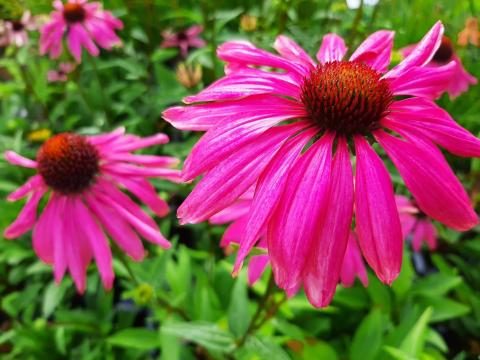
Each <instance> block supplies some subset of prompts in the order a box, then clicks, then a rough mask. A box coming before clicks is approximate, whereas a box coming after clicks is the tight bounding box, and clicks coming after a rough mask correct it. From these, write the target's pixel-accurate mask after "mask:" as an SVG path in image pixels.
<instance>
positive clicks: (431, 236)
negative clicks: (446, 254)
mask: <svg viewBox="0 0 480 360" xmlns="http://www.w3.org/2000/svg"><path fill="white" fill-rule="evenodd" d="M423 221H424V241H425V242H426V243H427V245H428V248H429V249H430V251H435V250H436V249H437V245H438V244H437V230H436V229H435V226H433V224H432V222H431V221H429V220H423Z"/></svg>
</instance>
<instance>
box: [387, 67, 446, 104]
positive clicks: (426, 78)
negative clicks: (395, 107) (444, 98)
mask: <svg viewBox="0 0 480 360" xmlns="http://www.w3.org/2000/svg"><path fill="white" fill-rule="evenodd" d="M454 70H455V63H454V62H453V61H452V62H450V63H448V64H447V65H443V66H438V67H411V68H409V69H408V70H406V71H404V72H403V73H402V76H399V77H397V78H394V79H391V80H390V82H389V83H390V88H391V89H392V92H393V94H394V95H411V96H419V97H426V98H430V99H436V98H438V97H439V96H440V95H441V94H442V93H443V92H445V89H446V88H447V87H448V84H449V83H450V81H451V79H452V75H453V74H454V72H453V71H454Z"/></svg>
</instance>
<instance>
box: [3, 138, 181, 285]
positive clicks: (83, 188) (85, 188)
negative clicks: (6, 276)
mask: <svg viewBox="0 0 480 360" xmlns="http://www.w3.org/2000/svg"><path fill="white" fill-rule="evenodd" d="M166 142H168V137H167V136H166V135H163V134H158V135H154V136H151V137H147V138H140V137H138V136H134V135H126V134H124V130H123V129H118V130H116V131H113V132H111V133H108V134H104V135H96V136H81V135H76V134H71V133H63V134H59V135H56V136H54V137H52V138H50V139H49V140H47V141H46V142H45V143H44V144H43V146H42V147H41V148H40V150H39V151H38V154H37V159H36V160H35V161H34V160H30V159H27V158H24V157H22V156H20V155H18V154H16V153H14V152H11V151H7V152H6V154H5V157H6V159H7V161H9V162H10V163H11V164H14V165H19V166H23V167H26V168H32V169H35V171H36V172H37V174H36V175H34V176H32V177H31V178H30V179H29V180H28V181H27V182H26V183H25V184H24V185H23V186H21V187H20V188H19V189H17V190H16V191H14V192H13V193H12V194H10V195H9V196H8V200H10V201H15V200H19V199H21V198H23V197H26V196H28V200H27V203H26V205H25V206H24V208H23V210H22V211H21V212H20V214H19V216H18V218H17V219H16V220H15V222H14V223H12V224H11V225H10V226H9V227H8V228H7V229H6V230H5V233H4V236H5V237H6V238H9V239H11V238H16V237H19V236H21V235H22V234H24V233H26V232H27V231H29V230H30V229H32V228H33V236H32V239H33V248H34V250H35V252H36V254H37V255H38V257H39V258H40V259H41V260H42V261H44V262H45V263H47V264H52V265H53V268H54V273H55V280H56V281H57V282H60V281H61V279H62V278H63V276H64V274H65V272H66V271H69V272H70V274H71V275H72V277H73V280H74V282H75V285H76V287H77V289H78V291H79V292H80V293H83V292H84V290H85V286H86V274H85V273H86V269H87V266H88V264H89V263H90V261H91V259H92V257H93V258H94V259H95V261H96V263H97V267H98V270H99V272H100V277H101V279H102V282H103V285H104V287H105V288H106V289H110V288H111V287H112V283H113V278H114V274H113V270H112V255H111V251H110V247H109V245H108V240H107V238H106V236H105V233H107V234H109V235H110V237H111V238H112V240H113V241H114V242H115V243H116V244H117V245H118V247H119V248H120V249H121V250H123V251H124V252H126V253H127V254H128V255H129V256H130V257H131V258H132V259H134V260H137V261H138V260H141V259H142V258H143V257H144V255H145V251H144V248H143V245H142V242H141V241H140V238H139V235H140V236H141V237H143V238H144V239H145V240H147V241H149V242H152V243H154V244H157V245H160V246H162V247H164V248H168V247H170V243H169V242H168V241H167V240H166V239H165V238H164V237H163V236H162V234H161V233H160V231H159V228H158V226H157V224H156V223H155V222H154V221H153V219H152V218H151V217H150V216H149V215H148V214H147V213H145V212H144V211H143V210H142V208H141V207H140V206H139V205H137V203H135V202H134V201H132V199H130V197H129V196H127V195H126V194H124V193H123V191H121V190H120V187H121V188H125V189H126V190H128V191H130V192H131V193H132V194H133V195H135V196H136V197H137V198H138V199H139V200H140V201H141V202H143V203H144V204H146V205H147V206H148V207H149V208H150V209H151V210H152V212H154V213H155V214H156V215H158V216H165V215H166V213H167V212H168V206H167V204H166V203H165V201H163V200H162V199H160V198H159V197H158V196H157V193H156V191H155V189H154V188H153V186H152V185H151V184H150V183H149V182H148V180H147V178H150V177H159V178H164V179H168V180H171V181H178V180H179V171H178V170H174V169H171V168H170V167H171V166H172V165H175V164H176V163H177V162H178V161H177V159H175V158H171V157H166V156H154V155H137V154H133V153H132V152H133V151H135V150H138V149H143V148H145V147H148V146H153V145H156V144H164V143H166ZM44 196H48V202H47V205H46V206H45V208H44V210H43V212H42V214H41V215H40V216H39V218H38V219H37V216H36V213H37V207H38V204H39V202H40V200H41V199H42V198H43V197H44Z"/></svg>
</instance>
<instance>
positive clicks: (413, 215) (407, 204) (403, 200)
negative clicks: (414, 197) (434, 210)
mask: <svg viewBox="0 0 480 360" xmlns="http://www.w3.org/2000/svg"><path fill="white" fill-rule="evenodd" d="M395 201H396V203H397V209H398V213H399V215H400V223H401V224H402V233H403V238H404V240H408V238H410V237H411V238H412V248H413V250H415V251H420V250H421V249H422V244H423V243H425V244H427V246H428V248H429V249H430V250H431V251H434V250H435V249H436V248H437V245H438V244H437V230H436V229H435V226H434V225H433V224H432V221H431V220H430V219H429V218H428V216H427V215H425V214H424V213H423V212H422V210H420V209H419V208H418V207H417V206H416V205H415V203H414V202H413V201H411V200H410V199H408V198H407V197H406V196H401V195H395Z"/></svg>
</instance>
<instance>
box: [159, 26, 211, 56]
mask: <svg viewBox="0 0 480 360" xmlns="http://www.w3.org/2000/svg"><path fill="white" fill-rule="evenodd" d="M202 32H203V26H201V25H193V26H190V27H189V28H188V29H185V30H180V31H178V32H173V31H172V30H171V29H167V30H165V31H162V36H163V41H162V43H161V44H160V47H161V48H171V47H176V48H179V49H180V55H181V56H182V57H183V58H186V57H187V55H188V49H189V48H201V47H204V46H205V41H204V40H203V39H202V38H200V37H199V35H200V34H201V33H202Z"/></svg>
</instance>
